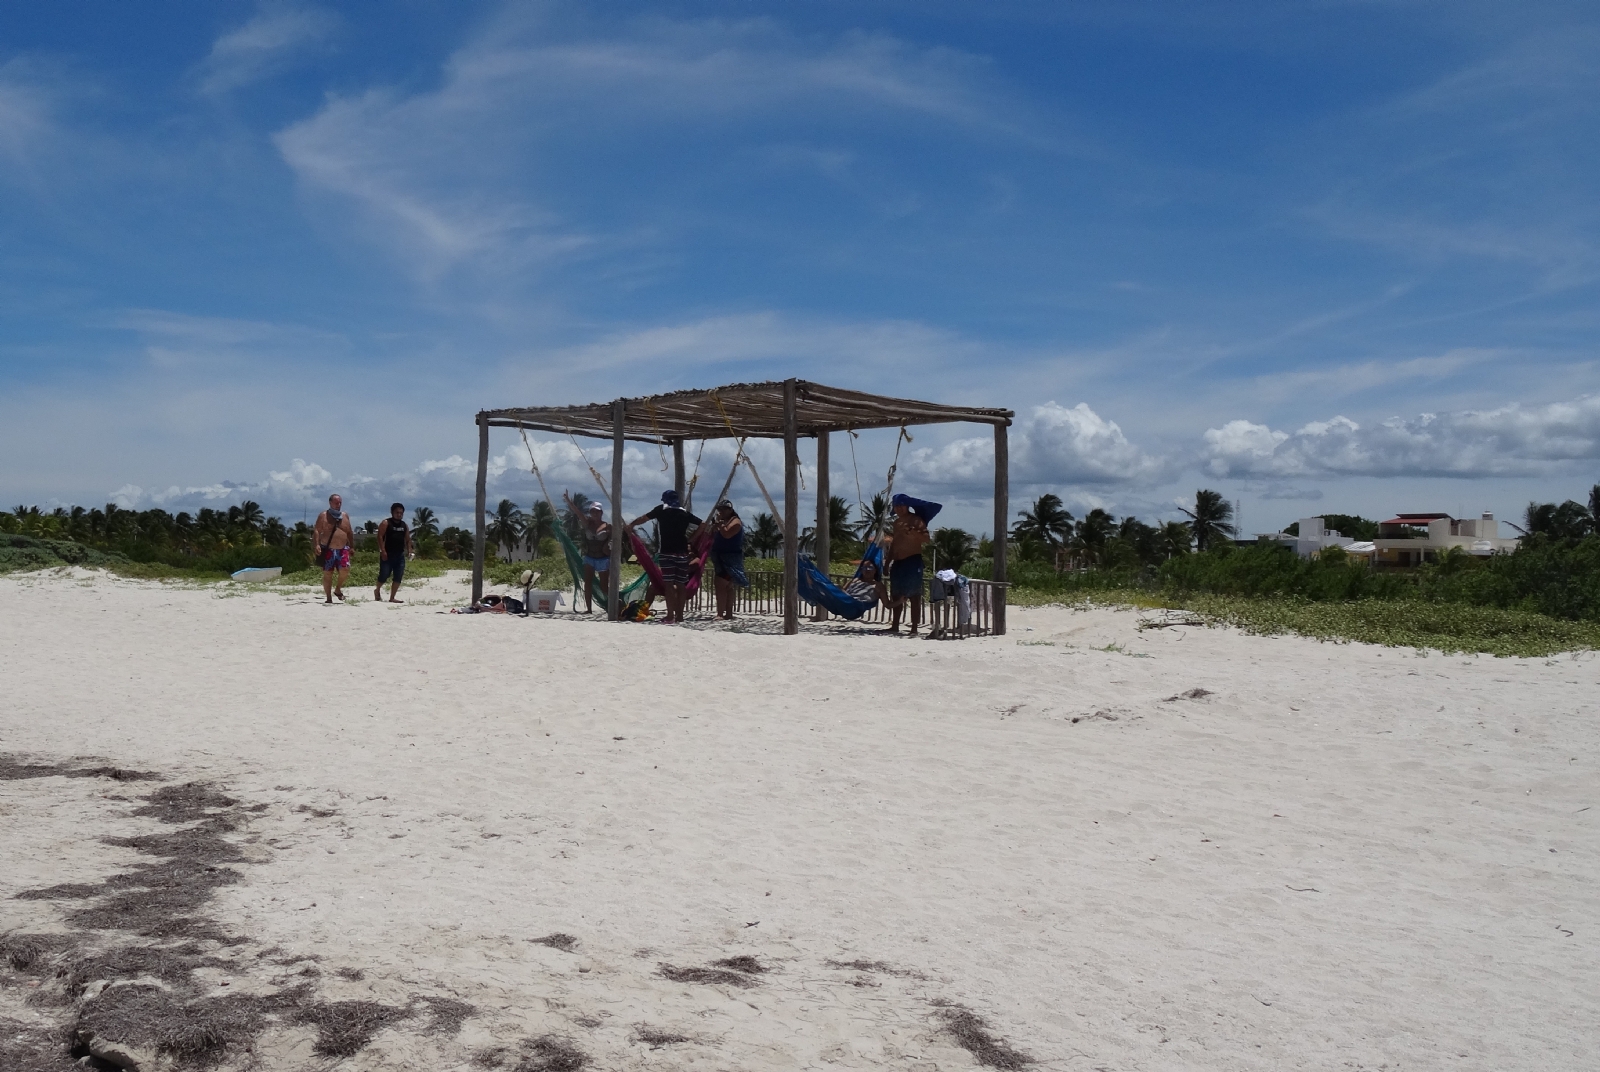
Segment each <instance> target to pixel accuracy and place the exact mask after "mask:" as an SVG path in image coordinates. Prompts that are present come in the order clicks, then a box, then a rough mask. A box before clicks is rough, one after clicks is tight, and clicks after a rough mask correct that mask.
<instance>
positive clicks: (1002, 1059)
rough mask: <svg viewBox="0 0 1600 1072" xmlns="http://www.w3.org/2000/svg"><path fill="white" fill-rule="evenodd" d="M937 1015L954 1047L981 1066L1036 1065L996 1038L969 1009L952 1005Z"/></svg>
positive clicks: (1027, 1057) (1032, 1059)
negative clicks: (965, 1052) (960, 1049)
mask: <svg viewBox="0 0 1600 1072" xmlns="http://www.w3.org/2000/svg"><path fill="white" fill-rule="evenodd" d="M937 1015H938V1017H939V1018H940V1019H941V1020H943V1021H944V1029H945V1031H946V1032H947V1033H948V1034H949V1035H950V1037H951V1038H953V1039H954V1040H955V1043H956V1045H957V1046H960V1047H961V1048H962V1049H963V1050H966V1051H967V1052H968V1053H970V1054H972V1056H973V1057H974V1058H976V1059H977V1062H978V1063H979V1064H980V1065H984V1066H986V1067H988V1068H1003V1069H1013V1070H1014V1069H1020V1068H1026V1067H1027V1066H1028V1065H1031V1064H1033V1063H1034V1061H1035V1058H1033V1057H1030V1056H1028V1055H1027V1054H1025V1053H1023V1052H1022V1051H1020V1050H1014V1049H1012V1048H1011V1047H1010V1046H1008V1045H1006V1043H1005V1042H1003V1041H1002V1040H1000V1039H998V1038H995V1037H994V1035H993V1034H991V1033H990V1031H989V1025H988V1024H986V1023H984V1022H983V1018H982V1017H980V1016H979V1015H978V1014H977V1013H975V1012H973V1011H971V1010H970V1009H963V1008H961V1007H960V1006H959V1005H951V1006H948V1007H946V1008H942V1009H940V1010H939V1011H938V1013H937Z"/></svg>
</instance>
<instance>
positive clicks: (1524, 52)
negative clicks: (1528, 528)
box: [0, 0, 1600, 531]
mask: <svg viewBox="0 0 1600 1072" xmlns="http://www.w3.org/2000/svg"><path fill="white" fill-rule="evenodd" d="M1597 158H1600V10H1597V9H1596V7H1595V5H1593V4H1592V3H1588V4H1583V3H1537V2H1533V3H1522V4H1516V5H1508V4H1503V3H1475V2H1472V0H1456V2H1449V3H1425V2H1407V0H1392V2H1383V0H1365V2H1333V0H1328V2H1320V3H1318V2H1308V3H1302V4H1284V3H1229V2H1226V0H1218V2H1215V3H1206V4H1194V3H1187V2H1183V3H1176V2H1175V3H1161V2H1153V3H1126V2H1119V3H1072V2H1059V3H1048V4H1026V3H1015V4H1008V3H995V4H971V3H966V4H954V3H939V2H921V3H876V4H874V3H870V2H855V3H849V4H846V3H831V2H820V0H819V2H812V3H801V4H794V3H791V4H770V5H761V4H755V3H657V4H651V5H632V4H626V3H604V4H584V5H579V4H560V3H552V4H531V3H526V4H511V5H502V4H492V3H464V2H450V3H445V2H423V0H410V2H407V0H397V2H395V3H390V4H385V5H369V4H360V5H357V4H348V5H322V6H318V5H311V4H294V3H215V2H211V3H180V2H172V3H167V4H162V5H155V6H136V5H127V4H123V3H79V4H74V5H71V6H70V7H66V8H63V7H60V6H57V5H44V4H37V5H9V6H8V7H7V8H6V10H5V11H4V13H0V321H3V325H4V327H3V331H0V501H3V502H4V503H6V504H7V505H8V506H9V505H10V504H11V503H14V502H38V503H41V504H44V505H52V504H55V503H82V504H95V503H101V502H105V501H108V500H116V501H119V502H121V503H122V504H123V505H127V506H148V505H163V506H166V507H167V508H169V509H180V508H182V509H193V508H195V507H196V506H198V505H206V504H212V505H226V504H227V503H230V502H236V501H238V500H239V499H241V498H243V497H246V496H248V497H251V498H255V499H257V500H258V501H260V502H262V503H263V504H264V505H266V506H267V507H268V508H269V510H272V511H274V512H279V513H282V514H283V515H284V516H286V517H297V516H298V511H299V509H301V508H303V507H304V504H305V503H306V502H308V501H311V502H315V501H316V500H317V499H320V498H321V497H323V496H325V495H326V494H327V492H328V491H329V490H341V491H344V492H345V493H346V494H347V495H349V496H351V498H352V504H353V505H354V506H355V507H356V509H357V511H358V513H359V512H361V511H365V512H367V513H371V514H373V516H377V515H378V514H379V513H380V512H381V509H382V507H383V506H385V505H387V503H388V501H389V500H390V499H392V498H396V497H399V498H403V499H405V500H407V501H408V502H410V503H412V504H415V505H423V504H426V505H432V506H434V507H435V508H436V509H437V510H439V511H440V512H441V513H442V514H445V515H447V516H459V515H461V513H462V512H463V511H464V510H465V509H466V508H467V506H468V505H469V504H470V494H471V475H472V473H471V470H472V455H473V452H474V450H475V433H474V429H473V426H472V414H473V413H474V412H475V411H476V410H477V409H479V408H481V407H493V406H503V405H511V404H520V403H527V404H534V403H565V402H578V401H589V400H593V399H609V398H613V397H616V396H617V395H621V394H643V393H649V392H653V391H660V390H672V389H677V388H683V387H693V386H711V385H715V384H720V383H728V382H735V381H741V380H750V379H768V378H782V377H785V376H800V377H804V378H809V379H815V380H819V381H823V382H828V383H836V384H840V385H843V386H850V387H857V388H862V389H866V390H873V391H880V392H883V393H888V394H901V395H908V396H912V397H922V398H930V399H935V400H939V401H949V402H972V403H977V404H983V405H1003V406H1008V407H1010V408H1012V409H1015V410H1016V411H1017V413H1018V422H1017V427H1016V429H1015V430H1014V432H1013V441H1014V469H1013V483H1014V488H1015V490H1014V493H1013V497H1014V498H1015V499H1019V500H1020V499H1025V498H1027V497H1029V496H1031V495H1036V494H1038V493H1040V492H1042V491H1046V490H1053V491H1056V492H1058V493H1060V494H1062V495H1063V497H1064V498H1066V499H1067V501H1068V503H1069V505H1070V506H1071V507H1072V508H1073V509H1075V510H1076V511H1078V512H1080V513H1081V512H1082V511H1083V510H1084V509H1087V508H1088V507H1090V506H1095V505H1101V506H1105V507H1107V508H1108V509H1111V510H1112V511H1113V512H1115V513H1117V514H1119V515H1120V514H1124V513H1138V514H1139V515H1140V516H1144V517H1148V518H1157V517H1163V516H1174V515H1175V513H1176V511H1175V508H1174V506H1173V500H1174V499H1176V498H1186V497H1190V496H1192V494H1193V492H1194V489H1195V488H1197V487H1200V486H1209V487H1215V488H1217V489H1219V490H1221V491H1223V492H1224V493H1225V494H1226V495H1227V496H1228V497H1229V498H1230V499H1234V500H1237V501H1239V502H1240V503H1241V504H1242V508H1243V514H1244V523H1245V526H1246V528H1248V529H1250V530H1252V531H1260V530H1268V529H1273V528H1276V527H1278V526H1279V525H1281V524H1284V523H1286V522H1288V521H1290V520H1293V519H1294V518H1296V517H1299V516H1302V515H1306V514H1314V513H1318V512H1322V511H1331V512H1359V513H1364V514H1367V515H1368V516H1377V515H1380V514H1381V515H1385V516H1387V515H1388V514H1389V513H1391V512H1393V511H1397V510H1405V509H1415V510H1445V511H1449V512H1452V513H1458V514H1469V515H1471V514H1476V513H1477V512H1478V511H1479V510H1481V509H1485V508H1489V509H1494V510H1496V511H1497V513H1498V514H1499V515H1500V516H1502V517H1517V516H1519V514H1520V511H1521V508H1522V506H1523V505H1524V504H1525V503H1526V502H1527V501H1528V500H1529V499H1531V498H1541V499H1542V498H1565V497H1568V496H1573V497H1579V498H1581V497H1582V496H1583V494H1584V493H1586V489H1587V488H1588V486H1589V485H1590V484H1591V483H1594V482H1595V481H1596V480H1600V365H1597V362H1596V357H1597V340H1600V302H1597V300H1596V299H1597V297H1600V294H1597V291H1600V286H1597V282H1600V196H1597V194H1600V188H1597V187H1600V179H1597V176H1600V159H1597ZM915 435H916V438H915V441H914V442H913V443H912V444H910V445H909V446H907V447H905V448H904V450H905V452H906V453H905V456H904V457H903V458H902V466H901V472H902V474H903V476H902V481H903V483H902V484H901V486H902V487H914V488H915V489H917V490H919V491H921V492H922V493H924V494H926V495H927V496H928V497H930V498H941V499H943V500H944V501H946V502H948V503H949V504H950V512H949V514H947V516H949V517H951V518H952V519H953V521H954V522H955V523H961V524H966V525H967V526H968V527H971V528H973V529H985V530H986V529H987V528H989V526H990V515H989V514H988V506H987V494H988V490H989V482H988V477H987V475H986V471H985V470H986V466H987V464H988V455H987V451H988V446H987V444H988V439H987V437H986V436H983V435H982V434H981V430H974V429H963V428H960V427H951V428H941V429H924V430H921V431H918V432H916V433H915ZM893 442H894V436H893V433H892V432H891V433H875V434H874V433H868V434H864V435H863V436H862V437H861V439H860V440H859V442H858V443H857V444H856V447H857V455H858V458H859V468H860V471H861V482H862V485H863V489H864V491H865V492H866V493H867V494H869V495H870V493H871V491H872V490H873V488H874V487H878V486H881V485H882V482H883V476H884V471H885V469H886V467H887V465H888V461H889V455H890V452H891V451H892V449H893ZM494 448H495V466H494V468H495V478H494V486H493V488H492V489H491V492H492V494H494V495H496V496H498V495H501V494H504V495H509V496H511V497H513V498H516V499H518V500H519V501H522V502H523V504H524V505H525V506H526V505H528V504H529V503H531V501H532V499H533V496H534V495H535V493H536V492H535V485H534V483H533V481H532V478H531V476H529V475H528V474H527V472H526V464H525V463H526V453H525V452H524V448H523V446H522V444H521V442H520V440H518V439H516V438H515V437H514V436H507V437H503V438H497V439H496V441H495V444H494ZM535 448H536V449H537V450H538V451H539V452H540V454H541V462H542V463H543V464H544V465H545V466H546V468H547V470H548V471H549V472H550V474H551V476H552V477H553V480H554V482H555V483H557V484H560V485H562V486H569V487H575V488H576V487H582V486H585V482H586V481H588V479H589V478H588V475H587V472H586V469H585V468H584V465H585V462H584V459H583V458H580V456H579V455H578V452H577V451H576V450H575V449H574V448H573V447H572V446H571V445H570V444H568V443H567V442H566V441H565V440H559V441H558V440H553V439H550V438H549V437H544V438H542V439H540V440H538V441H537V442H536V443H535ZM585 450H586V451H587V452H588V461H589V462H592V463H594V464H596V465H597V466H601V467H603V463H604V462H605V459H607V458H608V454H607V448H606V447H605V446H604V445H603V444H592V445H590V444H586V445H585ZM729 457H730V455H729V454H728V452H727V449H726V447H725V446H716V445H714V446H712V447H710V448H708V449H707V450H706V453H705V461H704V468H705V471H706V472H707V473H708V476H707V479H708V480H714V481H715V482H716V483H719V484H720V482H721V479H722V477H723V476H724V475H725V474H726V466H727V463H728V459H729ZM777 457H778V452H777V451H776V450H775V449H773V450H769V451H768V452H767V453H766V454H758V455H757V458H758V461H761V460H764V461H765V462H766V464H765V465H764V466H763V469H764V470H765V471H771V472H774V473H776V471H777ZM848 458H849V452H848V451H847V450H846V449H845V446H844V444H839V445H837V446H836V447H835V450H834V459H835V460H834V473H833V481H834V485H835V487H836V488H844V489H845V490H846V491H847V492H848V495H849V497H851V498H854V479H855V478H854V476H853V474H852V473H851V471H850V470H849V469H848V468H845V466H846V465H848ZM713 470H714V472H713ZM628 477H629V483H630V488H631V492H632V493H634V494H636V495H637V496H638V499H639V501H640V503H641V504H642V503H643V501H644V497H645V496H646V495H647V494H648V495H651V496H653V494H654V492H655V491H657V490H659V489H658V487H657V485H659V484H660V483H661V473H660V459H659V457H658V456H657V455H656V454H655V453H654V452H653V451H639V452H638V453H637V454H636V455H633V454H630V456H629V458H628ZM736 490H737V491H738V493H739V495H740V497H741V501H742V502H743V501H745V500H747V499H750V496H751V493H752V492H753V487H751V486H746V485H745V484H743V483H741V484H740V485H737V486H736ZM631 497H633V495H632V494H631V495H630V498H631ZM748 505H749V506H750V507H751V508H754V507H755V506H756V503H755V502H754V501H753V500H751V501H750V502H749V504H748Z"/></svg>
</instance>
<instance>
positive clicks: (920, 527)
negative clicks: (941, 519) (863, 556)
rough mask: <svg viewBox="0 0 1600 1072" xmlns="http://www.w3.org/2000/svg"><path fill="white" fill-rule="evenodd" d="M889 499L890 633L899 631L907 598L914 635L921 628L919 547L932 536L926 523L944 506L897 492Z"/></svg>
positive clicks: (920, 554)
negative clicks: (891, 523) (891, 509)
mask: <svg viewBox="0 0 1600 1072" xmlns="http://www.w3.org/2000/svg"><path fill="white" fill-rule="evenodd" d="M890 502H891V505H892V506H893V507H894V529H893V530H892V531H891V533H890V535H889V556H888V557H889V598H890V600H891V601H892V603H891V608H892V614H891V616H890V619H889V632H891V633H898V632H899V631H900V615H901V614H902V613H903V612H904V611H905V606H906V602H907V601H908V600H909V601H910V603H911V635H912V636H916V635H917V630H918V629H920V628H921V627H922V549H923V548H924V547H926V546H927V544H928V540H929V539H930V538H931V537H930V536H929V535H928V522H930V521H932V520H933V519H934V517H935V516H936V515H937V514H938V513H939V511H940V510H942V509H944V506H943V505H942V504H940V503H936V502H928V501H926V500H924V499H913V498H912V497H911V496H909V495H900V494H897V495H895V497H894V498H893V499H892V500H890Z"/></svg>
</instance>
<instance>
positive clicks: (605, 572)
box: [569, 499, 611, 614]
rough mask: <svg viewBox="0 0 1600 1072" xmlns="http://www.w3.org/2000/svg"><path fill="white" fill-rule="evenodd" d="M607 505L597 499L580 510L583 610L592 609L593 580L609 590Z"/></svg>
mask: <svg viewBox="0 0 1600 1072" xmlns="http://www.w3.org/2000/svg"><path fill="white" fill-rule="evenodd" d="M569 501H570V500H569ZM605 519H606V508H605V506H604V505H603V504H602V503H601V502H600V501H599V500H598V499H596V500H595V501H594V502H591V503H590V504H589V505H588V506H586V507H584V510H583V537H582V538H583V545H582V546H583V613H585V614H593V613H594V593H595V587H596V585H595V582H596V581H598V582H599V590H600V591H602V592H606V591H609V589H607V588H606V585H608V584H610V583H611V526H610V525H608V524H606V520H605Z"/></svg>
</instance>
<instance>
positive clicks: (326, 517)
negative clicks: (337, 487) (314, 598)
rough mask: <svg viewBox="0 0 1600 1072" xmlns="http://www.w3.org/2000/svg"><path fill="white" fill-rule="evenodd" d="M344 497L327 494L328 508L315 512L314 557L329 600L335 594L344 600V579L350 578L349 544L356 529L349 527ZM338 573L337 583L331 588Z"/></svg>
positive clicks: (323, 590)
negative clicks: (319, 562)
mask: <svg viewBox="0 0 1600 1072" xmlns="http://www.w3.org/2000/svg"><path fill="white" fill-rule="evenodd" d="M343 505H344V500H343V499H342V498H340V497H339V496H338V495H329V496H328V508H327V509H326V510H324V511H322V513H320V514H318V515H317V524H316V527H315V528H314V529H313V530H312V531H313V532H314V533H315V535H314V536H313V539H314V540H315V541H316V545H317V558H318V559H319V560H320V561H321V563H322V596H323V599H324V600H325V601H326V602H328V603H332V602H333V597H334V596H338V597H339V602H341V603H342V602H344V582H345V581H347V580H349V578H350V544H351V543H352V542H353V541H354V540H355V530H354V529H353V528H351V527H350V515H349V514H346V513H345V512H344V511H343V510H342V509H341V507H342V506H343ZM335 573H337V574H338V575H339V576H338V579H339V586H338V587H337V588H335V587H334V584H333V581H334V574H335Z"/></svg>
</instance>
